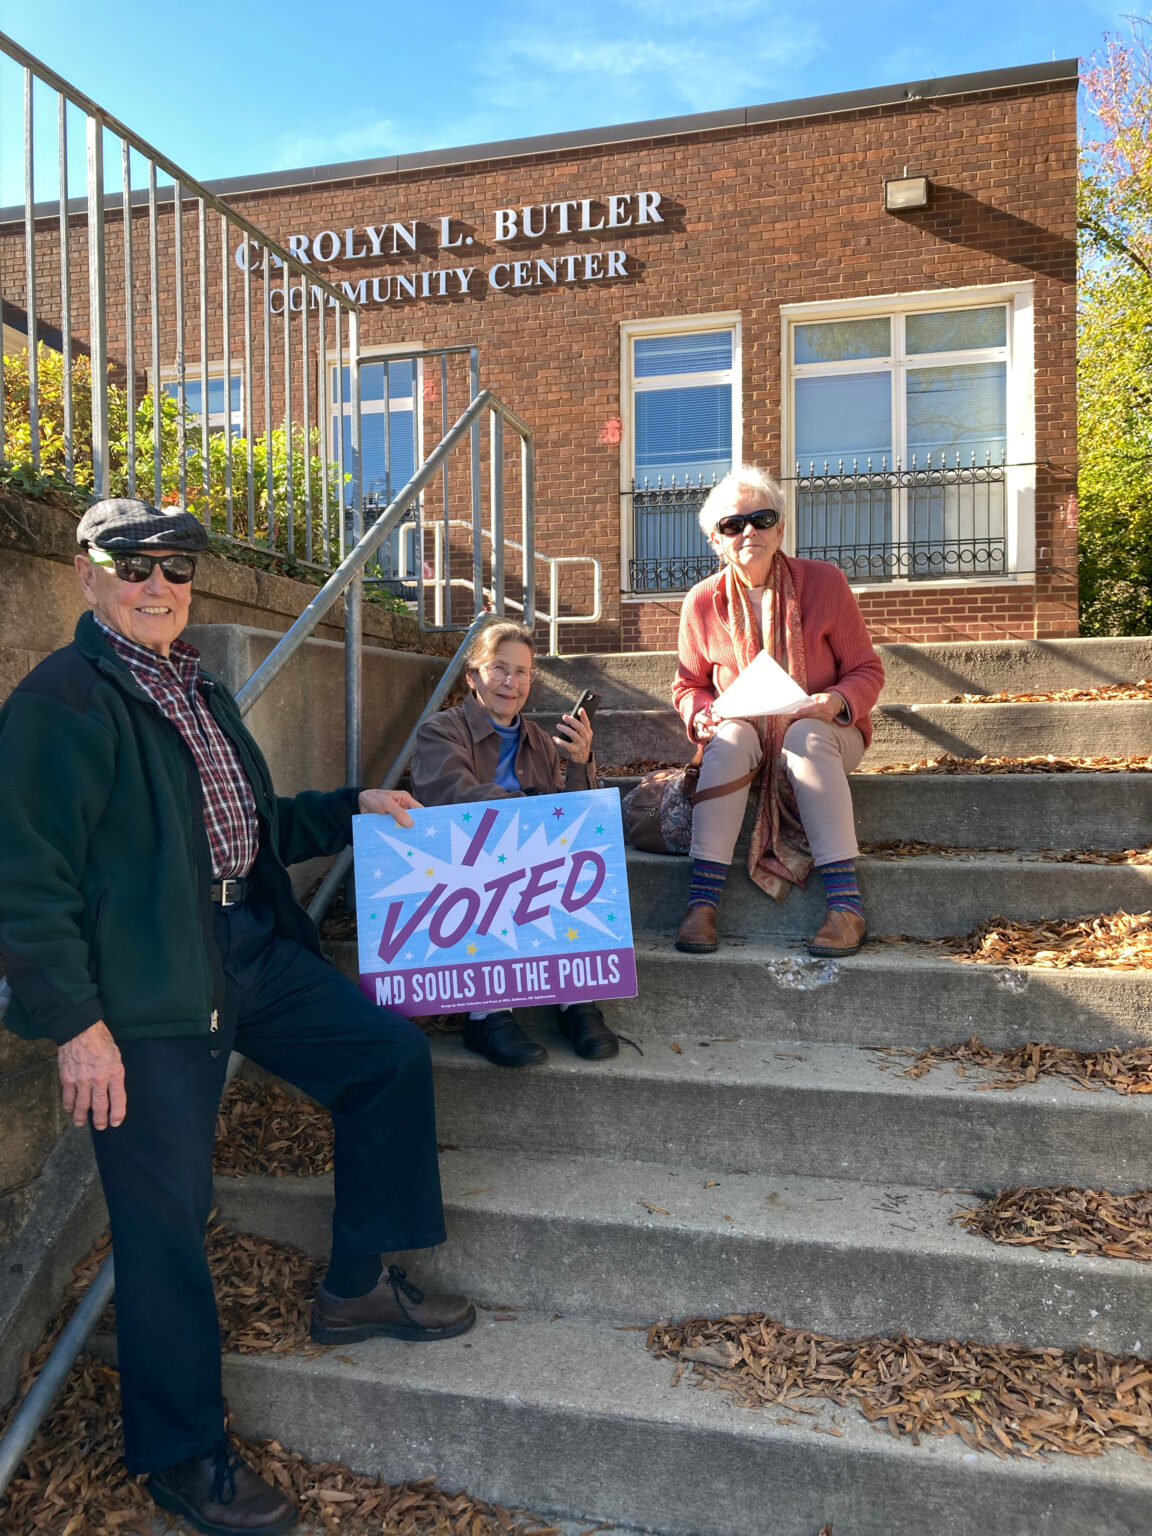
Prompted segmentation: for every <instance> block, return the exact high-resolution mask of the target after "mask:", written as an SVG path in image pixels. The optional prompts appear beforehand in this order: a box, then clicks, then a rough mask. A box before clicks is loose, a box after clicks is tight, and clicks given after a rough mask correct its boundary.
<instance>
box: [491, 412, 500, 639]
mask: <svg viewBox="0 0 1152 1536" xmlns="http://www.w3.org/2000/svg"><path fill="white" fill-rule="evenodd" d="M490 426H491V435H490V439H489V443H488V453H489V457H490V462H489V465H488V474H489V477H490V481H491V491H490V493H489V501H490V509H489V510H490V516H491V519H492V526H491V537H492V606H493V608H494V609H495V610H496V612H497V613H498V614H499V615H500V616H501V618H503V616H504V417H503V414H502V413H501V412H500V411H493V412H492V416H491V422H490Z"/></svg>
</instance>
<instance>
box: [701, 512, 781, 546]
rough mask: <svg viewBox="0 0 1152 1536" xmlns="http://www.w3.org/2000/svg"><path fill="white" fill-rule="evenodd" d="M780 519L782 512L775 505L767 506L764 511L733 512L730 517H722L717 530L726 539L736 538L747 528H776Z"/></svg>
mask: <svg viewBox="0 0 1152 1536" xmlns="http://www.w3.org/2000/svg"><path fill="white" fill-rule="evenodd" d="M779 521H780V514H779V512H777V510H776V508H775V507H766V508H765V509H764V510H763V511H762V512H733V513H732V514H731V516H730V517H722V518H721V519H720V521H719V522H718V523H717V524H716V531H717V533H722V534H723V535H724V537H725V538H726V539H735V538H737V537H738V536H739V535H740V534H742V533H743V532H744V530H745V528H749V527H751V528H760V529H764V528H775V526H776V524H777V523H778V522H779Z"/></svg>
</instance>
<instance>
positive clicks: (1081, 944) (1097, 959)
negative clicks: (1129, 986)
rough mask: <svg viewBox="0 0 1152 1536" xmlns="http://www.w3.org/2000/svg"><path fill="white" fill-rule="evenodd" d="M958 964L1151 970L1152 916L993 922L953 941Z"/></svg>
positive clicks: (1098, 914)
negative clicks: (967, 962) (960, 962)
mask: <svg viewBox="0 0 1152 1536" xmlns="http://www.w3.org/2000/svg"><path fill="white" fill-rule="evenodd" d="M949 944H950V947H952V948H954V949H955V950H956V958H957V959H958V960H963V961H969V962H974V963H977V964H981V965H1031V966H1040V967H1043V968H1047V969H1058V970H1063V969H1065V968H1066V967H1068V966H1072V965H1087V966H1095V967H1102V968H1105V969H1107V970H1114V971H1141V970H1148V969H1152V912H1094V913H1088V914H1086V915H1085V916H1083V917H1072V918H1048V919H1043V920H1039V921H1036V922H1031V923H1017V922H1011V921H1009V919H1007V918H1004V917H992V918H989V919H988V921H987V922H985V923H980V924H979V925H978V926H977V927H976V928H973V929H972V931H971V933H968V934H965V935H964V936H963V937H962V938H958V939H953V940H950V941H949Z"/></svg>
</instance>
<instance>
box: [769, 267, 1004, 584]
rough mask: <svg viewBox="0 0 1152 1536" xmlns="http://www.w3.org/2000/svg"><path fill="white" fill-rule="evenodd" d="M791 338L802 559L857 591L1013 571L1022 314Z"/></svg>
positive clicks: (808, 324) (918, 318) (885, 323)
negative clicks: (1013, 458) (1014, 412)
mask: <svg viewBox="0 0 1152 1536" xmlns="http://www.w3.org/2000/svg"><path fill="white" fill-rule="evenodd" d="M954 302H955V307H951V308H948V307H942V306H941V297H940V296H933V302H932V307H930V308H924V309H917V308H912V307H909V308H907V309H900V308H896V307H895V306H893V307H892V308H891V309H890V310H889V312H888V313H884V314H868V315H858V314H854V313H851V312H850V313H848V314H846V315H844V316H843V318H839V317H835V318H834V317H833V316H834V314H835V309H836V306H828V311H829V312H830V313H829V318H823V316H822V315H820V316H816V317H813V318H812V319H808V318H803V319H801V318H796V319H794V320H793V321H792V323H791V324H790V325H788V326H786V336H785V346H786V348H787V352H786V357H787V362H788V375H789V388H790V390H791V400H790V413H789V414H790V419H791V437H792V464H793V466H794V467H793V472H792V474H791V475H790V476H788V477H787V478H788V479H791V481H792V499H793V506H794V526H795V548H796V553H797V554H798V555H800V556H802V557H805V558H809V559H816V560H829V561H831V562H832V563H833V564H835V565H839V566H840V567H841V569H842V570H843V571H844V572H845V574H846V575H847V576H848V578H849V580H850V581H853V582H888V581H904V580H921V581H923V580H940V579H947V578H961V579H972V578H975V577H982V576H998V575H1004V574H1007V573H1009V572H1010V571H1011V570H1012V568H1013V567H1012V558H1011V557H1012V547H1013V532H1014V530H1013V529H1011V528H1010V526H1009V523H1010V519H1009V503H1008V494H1007V493H1008V482H1009V464H1008V459H1009V454H1008V448H1009V437H1010V424H1009V415H1010V400H1011V394H1012V383H1011V379H1010V367H1011V361H1012V358H1011V346H1010V342H1011V327H1012V304H1011V302H997V303H983V304H980V303H975V304H974V303H971V302H968V303H962V302H956V301H954Z"/></svg>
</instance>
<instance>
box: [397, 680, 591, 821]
mask: <svg viewBox="0 0 1152 1536" xmlns="http://www.w3.org/2000/svg"><path fill="white" fill-rule="evenodd" d="M499 757H500V736H499V734H498V732H497V730H496V727H495V726H494V725H493V724H492V721H491V719H490V718H489V716H488V713H487V711H486V710H484V709H483V708H482V707H481V706H480V705H479V704H478V703H477V701H476V699H475V697H474V696H473V695H472V694H469V695H468V697H467V698H466V699H465V700H464V702H463V704H458V705H457V706H456V707H455V709H445V710H442V711H441V712H440V714H438V715H433V716H432V718H431V719H430V720H426V721H425V722H424V724H423V725H422V726H421V727H420V734H419V735H418V736H417V738H416V755H415V757H414V758H413V759H412V793H413V794H414V795H415V796H416V798H417V800H419V801H420V803H421V805H455V804H457V803H459V802H460V801H463V800H503V799H506V798H511V797H512V796H513V794H514V793H515V792H514V791H511V790H507V789H499V788H497V786H496V784H495V783H494V782H493V780H494V778H495V775H496V764H497V762H498V760H499ZM516 777H517V779H518V780H519V781H520V793H522V794H528V795H533V794H535V795H554V794H555V793H556V792H557V791H558V790H559V791H563V790H566V789H569V790H578V789H599V787H600V785H599V782H598V780H597V777H596V764H595V762H594V761H593V760H592V759H589V761H588V762H587V763H586V764H585V763H569V764H568V772H567V778H565V772H564V764H563V761H562V759H561V757H560V754H559V752H557V750H556V748H555V747H554V746H553V745H552V740H551V738H550V737H549V736H548V734H547V732H545V731H543V730H541V729H540V727H539V726H538V725H537V724H536V723H535V722H534V721H532V720H525V718H524V716H523V715H521V716H520V746H519V748H518V749H517V752H516Z"/></svg>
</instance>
